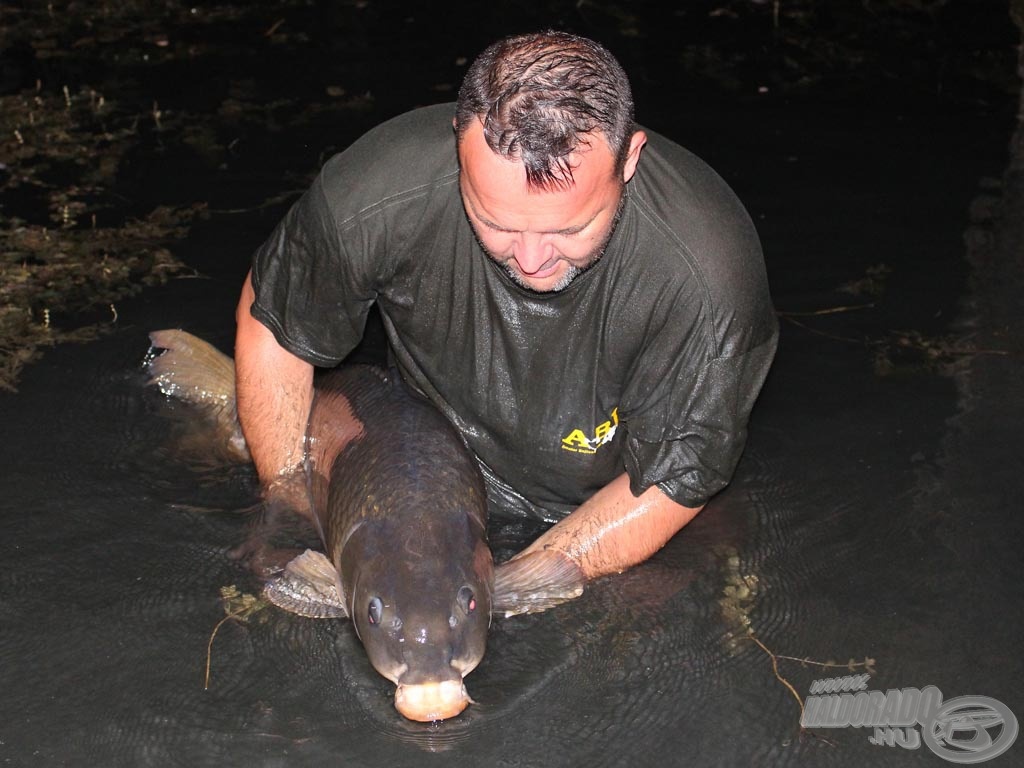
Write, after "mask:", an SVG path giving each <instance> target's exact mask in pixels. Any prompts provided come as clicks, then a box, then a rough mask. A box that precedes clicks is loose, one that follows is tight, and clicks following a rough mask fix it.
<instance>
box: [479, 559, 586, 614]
mask: <svg viewBox="0 0 1024 768" xmlns="http://www.w3.org/2000/svg"><path fill="white" fill-rule="evenodd" d="M585 582H586V578H585V577H584V575H583V571H582V569H581V568H580V567H579V566H578V565H577V564H576V563H575V562H574V561H573V560H572V559H571V558H569V557H567V556H566V555H563V554H562V553H561V552H557V551H555V550H550V549H547V550H540V551H538V552H530V553H529V554H526V555H518V556H516V557H514V558H512V559H511V560H509V561H508V562H506V563H502V564H501V565H499V566H498V567H497V568H495V570H494V593H493V594H492V595H491V612H492V613H494V614H496V615H499V616H505V617H506V618H507V617H509V616H516V615H518V614H520V613H540V612H541V611H546V610H547V609H548V608H553V607H554V606H556V605H558V604H559V603H564V602H567V601H569V600H572V599H574V598H577V597H579V596H580V595H582V594H583V585H584V583H585Z"/></svg>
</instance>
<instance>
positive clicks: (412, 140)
mask: <svg viewBox="0 0 1024 768" xmlns="http://www.w3.org/2000/svg"><path fill="white" fill-rule="evenodd" d="M453 125H454V135H453V130H452V128H453ZM373 303H376V304H377V305H378V307H379V308H380V312H381V316H382V318H383V321H384V326H385V329H386V331H387V334H388V338H389V341H390V344H391V351H392V354H393V358H394V360H395V362H396V363H397V365H398V367H399V369H400V370H401V372H402V375H403V376H404V377H405V379H406V380H407V381H408V382H409V383H411V384H412V385H413V386H415V387H416V388H418V389H419V390H420V391H422V392H423V393H424V394H426V395H427V396H428V397H429V398H430V399H431V400H432V401H433V402H434V403H435V404H436V405H437V406H438V407H439V408H440V409H441V410H442V411H443V412H444V413H445V414H446V415H447V416H448V417H449V418H450V419H451V421H452V422H453V423H454V424H455V425H456V427H457V428H458V429H459V430H460V432H461V433H462V435H463V436H464V438H465V439H466V441H467V443H468V444H469V446H470V448H471V449H472V450H473V452H474V453H475V454H476V456H477V458H478V461H479V464H480V468H481V470H482V472H483V474H484V477H485V481H486V484H487V492H488V501H489V505H490V506H491V507H492V508H493V509H495V510H502V511H505V512H511V513H515V514H525V515H532V516H537V517H540V518H542V519H544V520H547V521H549V522H554V523H555V525H554V526H553V527H551V528H550V529H549V530H548V531H547V532H546V533H544V534H543V535H542V536H541V537H540V538H539V539H538V540H537V541H536V542H534V543H533V544H532V545H531V546H530V547H529V548H528V550H527V551H535V550H540V549H546V550H549V551H554V552H559V553H561V554H563V555H564V556H566V557H568V558H570V559H571V560H572V561H573V562H574V563H576V565H578V566H579V568H580V569H581V570H582V571H583V574H584V575H585V576H586V577H587V578H593V577H595V576H599V575H602V574H606V573H613V572H619V571H622V570H624V569H626V568H628V567H630V566H631V565H634V564H636V563H639V562H641V561H643V560H645V559H646V558H648V557H649V556H650V555H652V554H653V553H654V552H656V551H657V550H658V549H660V548H661V547H662V546H663V545H664V544H665V543H666V542H667V541H668V540H669V539H670V538H671V537H672V536H673V535H674V534H675V533H676V532H677V531H678V530H679V529H680V528H682V527H683V526H684V525H686V524H687V523H688V522H689V521H690V520H691V519H692V518H693V517H694V516H695V515H696V514H697V513H698V512H699V511H700V510H701V508H702V507H703V506H704V504H705V503H706V501H707V500H708V498H709V497H710V496H712V495H713V494H714V493H715V492H717V491H718V490H720V489H721V488H722V487H724V486H725V485H726V483H728V481H729V479H730V477H731V475H732V473H733V470H734V468H735V465H736V462H737V461H738V459H739V455H740V452H741V450H742V447H743V443H744V440H745V437H746V423H747V417H748V415H749V412H750V408H751V406H752V405H753V401H754V399H755V398H756V396H757V393H758V391H759V390H760V387H761V385H762V383H763V381H764V377H765V375H766V374H767V371H768V367H769V365H770V364H771V360H772V357H773V355H774V351H775V344H776V339H777V328H776V323H775V319H774V313H773V311H772V307H771V303H770V299H769V296H768V289H767V282H766V279H765V274H764V263H763V258H762V255H761V250H760V245H759V243H758V239H757V235H756V233H755V231H754V228H753V225H752V224H751V222H750V219H749V217H748V215H747V214H746V212H745V211H744V209H743V207H742V206H741V205H740V203H739V201H738V200H737V199H736V197H735V195H733V193H732V192H731V190H729V188H728V187H727V186H726V185H725V183H724V182H723V181H722V180H721V179H720V178H719V177H718V176H717V175H715V174H714V172H713V171H711V169H709V168H708V167H707V166H706V165H704V164H703V163H702V162H701V161H700V160H698V159H697V158H696V157H694V156H693V155H691V154H689V153H688V152H686V151H685V150H684V149H682V148H681V147H678V146H676V145H675V144H673V143H671V142H669V141H667V140H666V139H664V138H662V137H659V136H656V135H654V134H648V133H647V132H645V131H642V130H638V129H637V127H636V126H635V124H634V122H633V110H632V97H631V93H630V88H629V83H628V81H627V79H626V76H625V74H624V73H623V71H622V69H621V67H620V66H619V64H618V62H616V61H615V59H614V58H613V57H612V56H611V54H609V53H608V52H607V51H606V50H605V49H604V48H602V47H601V46H599V45H598V44H596V43H594V42H592V41H590V40H586V39H584V38H579V37H575V36H572V35H568V34H564V33H559V32H546V33H541V34H535V35H525V36H519V37H514V38H509V39H507V40H504V41H501V42H498V43H496V44H495V45H493V46H491V47H490V48H489V49H487V51H485V52H484V53H483V54H481V56H480V57H479V58H478V59H477V60H476V62H474V64H473V65H472V67H471V68H470V70H469V72H468V73H467V75H466V79H465V81H464V83H463V85H462V88H461V90H460V93H459V101H458V104H457V107H456V109H455V111H454V121H453V110H452V107H451V105H440V106H435V107H428V108H425V109H419V110H415V111H413V112H410V113H408V114H405V115H402V116H400V117H397V118H395V119H393V120H391V121H389V122H387V123H384V124H383V125H381V126H379V127H377V128H376V129H374V130H372V131H370V132H369V133H368V134H367V135H365V136H364V137H362V138H361V139H360V140H359V141H357V142H356V143H355V144H354V145H352V147H350V148H349V149H348V150H346V151H345V152H343V153H341V154H340V155H338V156H336V157H334V158H333V159H331V160H330V161H329V162H328V163H327V164H326V165H325V167H324V169H323V171H322V172H321V174H320V176H319V177H318V178H317V180H316V181H315V182H314V184H313V186H312V187H311V188H310V189H309V190H308V191H307V192H306V194H305V195H304V196H303V197H302V199H301V200H299V202H298V203H296V205H295V206H294V207H293V208H292V210H291V211H290V212H289V213H288V215H287V216H286V217H285V219H284V220H283V221H282V222H281V224H280V225H279V226H278V227H277V229H276V230H275V231H274V233H273V234H272V235H271V237H270V238H269V240H268V241H267V242H266V243H265V244H264V245H263V246H262V247H261V248H260V249H259V251H258V252H257V253H256V255H255V257H254V260H253V268H252V271H251V273H250V276H249V277H248V278H247V279H246V282H245V286H244V288H243V291H242V297H241V300H240V302H239V306H238V313H237V317H238V337H237V345H236V365H237V385H238V410H239V417H240V419H241V422H242V426H243V430H244V432H245V437H246V440H247V442H248V444H249V446H250V449H251V452H252V456H253V459H254V461H255V463H256V467H257V470H258V472H259V475H260V477H261V479H262V480H263V481H264V483H265V484H267V485H268V486H269V487H270V489H271V490H270V492H271V493H273V492H274V490H273V489H274V488H275V487H277V486H279V485H281V479H286V478H288V477H289V475H290V474H291V473H293V472H294V470H295V469H296V468H297V467H298V466H299V465H300V463H301V460H302V456H303V433H304V428H305V424H306V417H307V414H308V411H309V407H310V401H311V390H312V377H313V367H314V366H332V365H335V364H336V363H338V362H339V361H340V360H341V359H342V358H343V357H345V355H346V354H348V352H349V351H351V349H352V348H353V347H354V346H355V345H356V343H357V342H358V341H359V339H360V337H361V335H362V332H363V327H364V323H365V319H366V314H367V311H368V310H369V308H370V305H371V304H373Z"/></svg>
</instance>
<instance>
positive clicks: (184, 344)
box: [147, 328, 249, 459]
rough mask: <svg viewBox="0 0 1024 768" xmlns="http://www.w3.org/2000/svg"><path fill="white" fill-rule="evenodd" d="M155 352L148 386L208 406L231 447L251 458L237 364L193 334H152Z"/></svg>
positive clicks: (181, 332) (149, 365)
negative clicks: (238, 396)
mask: <svg viewBox="0 0 1024 768" xmlns="http://www.w3.org/2000/svg"><path fill="white" fill-rule="evenodd" d="M149 340H150V342H151V343H152V345H153V349H162V350H164V352H163V353H161V354H159V355H155V356H153V355H152V354H151V356H150V358H149V362H148V363H147V369H148V371H149V381H148V382H147V383H148V384H151V385H153V386H156V387H157V388H158V389H159V390H160V391H161V392H163V393H164V394H165V395H167V396H168V397H173V398H176V399H178V400H184V401H185V402H188V403H193V404H195V405H199V406H203V407H205V408H206V409H207V410H208V412H209V413H210V414H211V416H212V418H213V420H214V422H215V426H216V428H217V431H218V432H219V433H221V434H223V436H224V437H225V438H226V440H227V443H228V447H229V448H231V449H232V450H233V451H234V452H235V453H237V454H238V455H239V457H240V458H245V459H248V457H249V451H248V448H247V447H246V445H245V438H244V437H243V436H242V429H241V426H240V425H239V423H238V412H237V410H236V408H235V403H236V401H235V363H234V361H233V360H232V359H231V358H230V357H228V356H227V355H225V354H224V353H223V352H221V351H220V350H218V349H217V348H216V347H214V346H213V345H212V344H209V343H208V342H205V341H203V340H202V339H200V338H199V337H197V336H193V335H192V334H191V333H187V332H186V331H181V330H176V329H173V328H171V329H166V330H162V331H153V332H152V333H150V334H149Z"/></svg>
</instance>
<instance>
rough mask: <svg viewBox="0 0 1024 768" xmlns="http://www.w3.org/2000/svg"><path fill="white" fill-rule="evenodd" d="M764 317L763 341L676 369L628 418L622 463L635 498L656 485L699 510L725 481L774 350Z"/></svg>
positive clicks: (732, 467)
mask: <svg viewBox="0 0 1024 768" xmlns="http://www.w3.org/2000/svg"><path fill="white" fill-rule="evenodd" d="M767 322H768V323H769V324H770V326H771V329H772V330H771V332H770V334H769V337H768V338H767V339H766V340H765V341H763V342H761V343H760V344H758V345H757V346H754V347H753V348H751V349H749V350H747V351H745V352H742V353H740V354H736V355H733V356H731V357H720V358H714V359H711V360H708V361H707V362H705V363H704V364H703V365H702V366H701V367H700V368H699V369H698V370H697V371H695V372H692V371H689V370H688V367H687V366H681V367H679V368H678V370H677V371H675V372H674V373H673V375H670V376H668V377H667V378H665V379H663V380H662V382H661V385H660V386H659V387H657V389H656V390H655V391H653V392H652V393H651V397H650V398H648V402H646V403H645V404H644V406H643V407H642V408H640V409H638V410H639V411H640V412H639V413H638V414H637V415H636V416H635V417H631V418H629V420H628V421H627V423H626V433H627V437H626V446H625V452H624V460H625V464H626V471H627V472H628V474H629V477H630V490H631V491H632V492H633V494H634V495H637V496H639V495H640V494H641V493H642V492H643V491H645V490H646V489H647V488H649V487H651V486H652V485H657V486H658V487H659V488H661V490H662V491H664V492H665V493H666V494H667V495H668V496H669V497H670V498H672V499H673V500H675V501H677V502H679V503H680V504H683V505H684V506H687V507H699V506H702V505H703V504H705V503H706V502H707V500H708V499H709V498H711V496H713V495H714V494H715V493H717V492H718V491H720V490H721V489H722V488H724V487H725V486H726V485H727V484H728V482H729V481H730V479H731V478H732V474H733V471H734V470H735V468H736V464H737V462H738V461H739V458H740V454H741V453H742V451H743V446H744V444H745V442H746V436H747V420H748V418H749V415H750V411H751V408H752V407H753V405H754V401H755V400H756V398H757V395H758V393H759V392H760V389H761V385H762V384H763V382H764V379H765V377H766V375H767V373H768V369H769V367H770V366H771V362H772V358H773V356H774V354H775V345H776V341H777V335H776V333H775V327H774V320H773V319H772V320H769V321H767Z"/></svg>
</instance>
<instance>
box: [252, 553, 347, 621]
mask: <svg viewBox="0 0 1024 768" xmlns="http://www.w3.org/2000/svg"><path fill="white" fill-rule="evenodd" d="M263 595H264V596H265V597H266V598H267V600H269V601H270V602H272V603H273V604H274V605H276V606H277V607H278V608H283V609H284V610H286V611H290V612H291V613H296V614H298V615H299V616H308V617H309V618H312V619H343V618H345V617H346V616H348V611H347V610H346V609H345V599H344V595H342V594H341V592H340V590H339V589H338V574H337V571H335V569H334V566H333V565H332V564H331V561H330V560H328V559H327V557H326V555H324V554H323V553H321V552H314V551H313V550H311V549H307V550H306V551H305V552H303V553H302V554H301V555H299V556H298V557H296V558H294V559H293V560H291V561H289V563H288V565H286V566H285V568H284V573H282V574H281V575H280V576H278V577H276V578H274V579H271V580H270V581H268V582H267V584H266V586H264V587H263Z"/></svg>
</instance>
